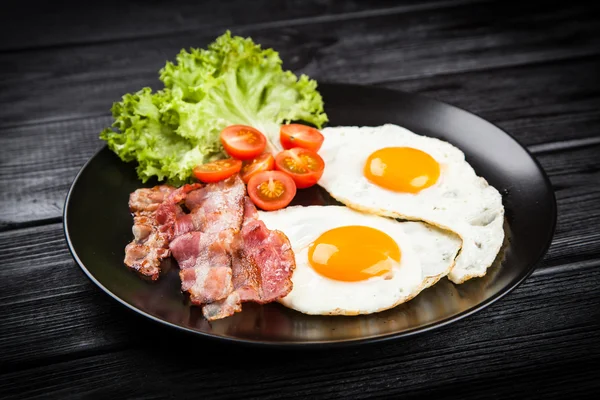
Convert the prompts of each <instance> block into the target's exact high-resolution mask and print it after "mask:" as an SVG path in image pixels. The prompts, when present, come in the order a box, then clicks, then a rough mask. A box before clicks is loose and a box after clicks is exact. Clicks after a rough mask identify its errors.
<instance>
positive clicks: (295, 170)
mask: <svg viewBox="0 0 600 400" xmlns="http://www.w3.org/2000/svg"><path fill="white" fill-rule="evenodd" d="M275 168H277V169H278V170H280V171H283V172H285V173H286V174H288V175H289V176H290V177H291V178H292V179H293V180H294V182H295V183H296V187H297V188H298V189H304V188H307V187H311V186H312V185H314V184H315V183H317V182H318V181H319V179H321V176H322V175H323V170H324V169H325V162H324V161H323V159H322V158H321V156H319V155H318V154H317V153H316V152H314V151H312V150H308V149H302V148H300V147H294V148H293V149H289V150H284V151H282V152H281V153H279V154H277V157H275Z"/></svg>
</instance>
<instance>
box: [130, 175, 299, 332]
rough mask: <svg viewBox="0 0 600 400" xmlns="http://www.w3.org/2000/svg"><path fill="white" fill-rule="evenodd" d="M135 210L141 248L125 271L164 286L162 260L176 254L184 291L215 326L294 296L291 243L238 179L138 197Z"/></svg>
mask: <svg viewBox="0 0 600 400" xmlns="http://www.w3.org/2000/svg"><path fill="white" fill-rule="evenodd" d="M184 202H185V208H187V210H189V213H186V212H185V211H184V210H185V209H184V208H183V207H182V204H183V203H184ZM129 205H130V209H131V211H132V212H133V213H134V226H133V228H132V230H133V233H134V240H133V241H132V242H131V243H130V244H128V245H127V247H126V255H125V264H127V265H128V266H129V267H130V268H133V269H135V270H137V271H139V272H140V273H141V274H143V275H147V276H150V277H151V278H152V279H157V278H158V276H159V273H160V262H161V260H162V259H164V258H165V257H168V256H169V255H171V254H172V255H173V256H174V257H175V259H176V260H177V262H178V264H179V268H180V272H179V276H180V278H181V290H182V291H184V292H187V293H189V295H190V300H191V302H192V303H193V304H196V305H201V306H202V307H203V308H202V313H203V314H204V316H205V318H206V319H208V320H209V321H212V320H215V319H220V318H225V317H228V316H231V315H233V314H234V313H236V312H239V311H241V310H242V305H241V304H242V302H245V301H254V302H257V303H261V304H264V303H268V302H271V301H274V300H276V299H278V298H281V297H284V296H286V295H287V294H288V293H289V292H290V291H291V290H292V281H291V276H292V273H293V271H294V268H295V266H296V265H295V258H294V254H293V252H292V249H291V246H290V243H289V240H288V238H287V237H286V236H285V235H284V234H283V233H282V232H280V231H270V230H268V229H267V227H266V226H265V224H264V223H263V222H262V221H260V220H259V219H258V213H257V211H256V207H255V206H254V204H253V203H252V201H251V200H250V198H249V197H247V196H246V188H245V185H244V183H243V182H242V180H241V179H240V178H239V176H234V177H231V178H229V179H227V180H225V181H222V182H218V183H213V184H208V185H206V186H204V187H203V186H202V185H200V184H193V185H185V186H183V187H181V188H179V189H175V188H173V187H171V186H167V185H161V186H155V187H154V188H151V189H138V190H136V191H135V192H133V193H132V194H131V195H130V201H129Z"/></svg>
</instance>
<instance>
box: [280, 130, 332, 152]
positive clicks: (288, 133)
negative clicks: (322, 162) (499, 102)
mask: <svg viewBox="0 0 600 400" xmlns="http://www.w3.org/2000/svg"><path fill="white" fill-rule="evenodd" d="M324 140H325V138H324V136H323V134H322V133H321V132H319V131H318V130H317V129H315V128H313V127H310V126H307V125H301V124H287V125H282V126H281V129H280V130H279V141H280V142H281V146H283V148H284V149H286V150H289V149H292V148H294V147H301V148H303V149H308V150H312V151H314V152H317V151H319V149H320V148H321V146H322V145H323V141H324Z"/></svg>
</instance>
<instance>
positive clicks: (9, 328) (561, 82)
mask: <svg viewBox="0 0 600 400" xmlns="http://www.w3.org/2000/svg"><path fill="white" fill-rule="evenodd" d="M61 4H62V3H61ZM0 14H1V21H0V38H1V39H0V40H1V42H0V156H1V161H0V299H1V301H0V398H3V399H7V398H15V399H21V398H48V397H56V398H169V397H172V398H231V397H240V398H258V397H261V398H272V399H278V398H317V397H321V398H335V397H343V398H370V397H377V396H381V397H388V396H392V395H393V394H395V395H399V394H402V395H403V396H404V398H413V397H421V396H425V395H427V396H428V397H429V398H460V399H465V398H502V399H506V398H524V397H528V398H532V397H543V398H556V399H563V398H582V397H586V396H589V395H591V394H593V393H595V392H600V380H599V379H598V376H600V374H599V373H600V367H599V366H598V365H599V364H598V363H599V362H600V289H599V286H600V107H599V106H600V102H599V99H600V85H599V83H600V82H599V81H600V76H599V71H600V19H599V18H598V12H597V8H592V7H590V6H585V5H582V4H581V3H579V2H575V1H564V0H563V1H560V2H553V1H543V2H528V1H521V2H508V1H487V2H484V1H470V0H462V1H445V0H438V1H426V2H423V1H418V0H412V1H410V2H392V1H384V0H375V1H368V2H367V1H358V0H353V1H344V2H343V1H333V0H310V1H291V2H283V1H266V0H256V1H253V2H245V1H241V0H234V1H223V2H217V1H213V2H204V3H203V2H197V1H191V0H190V1H187V2H185V3H183V4H179V5H177V6H175V5H173V3H171V5H168V4H167V2H165V3H164V4H163V3H159V2H156V1H142V0H139V1H136V2H123V1H119V2H115V1H98V2H83V1H80V2H76V3H73V4H70V5H58V3H55V2H47V3H46V4H45V5H33V4H30V3H27V2H10V3H9V4H6V3H3V5H2V7H1V10H0ZM228 28H229V29H231V30H232V31H233V33H234V34H239V35H247V36H252V37H253V38H254V39H255V40H256V41H258V42H259V43H262V44H263V45H264V46H269V47H274V48H275V49H276V50H278V51H280V53H281V56H282V58H283V60H284V63H285V67H287V68H289V69H292V70H294V71H295V72H304V73H307V74H309V75H310V76H311V77H313V78H315V79H317V80H318V81H320V82H325V81H329V82H348V83H358V84H368V85H377V86H384V87H388V88H396V89H401V90H405V91H411V92H418V93H421V94H425V95H427V96H431V97H434V98H437V99H440V100H443V101H446V102H449V103H452V104H455V105H458V106H460V107H463V108H466V109H468V110H470V111H473V112H475V113H477V114H479V115H481V116H482V117H484V118H486V119H488V120H490V121H492V122H493V123H496V124H498V125H499V126H500V127H502V128H503V129H505V130H506V131H508V132H510V133H511V134H513V135H514V136H515V137H516V138H517V139H518V140H520V141H521V142H522V143H523V144H525V145H526V146H527V147H528V148H529V149H530V150H531V152H532V153H533V154H534V155H535V157H536V158H537V159H538V160H539V161H540V162H541V164H542V165H543V167H544V168H545V170H546V172H547V173H548V175H549V176H550V178H551V180H552V184H553V185H554V189H555V191H556V197H557V201H558V213H559V214H558V215H559V222H558V226H557V231H556V235H555V238H554V241H553V244H552V247H551V248H550V250H549V252H548V254H547V256H546V257H545V259H544V261H543V263H542V265H540V266H539V267H538V268H537V269H536V271H535V272H534V273H533V275H532V276H531V277H530V278H529V279H527V280H526V281H525V283H523V284H522V285H521V286H519V287H518V288H517V289H516V290H515V291H514V292H512V293H511V294H509V295H508V296H507V297H505V298H504V299H502V300H501V301H499V302H497V303H496V304H494V305H493V306H491V307H489V308H487V309H486V310H484V311H482V312H480V313H477V314H475V315H473V316H471V317H469V318H467V319H465V320H463V321H460V322H457V323H455V324H452V325H450V326H447V327H445V328H442V329H439V330H435V331H434V332H431V333H428V334H425V335H420V336H418V337H412V338H410V339H407V340H402V341H392V342H385V343H380V344H373V345H367V346H361V347H356V348H346V349H337V350H331V351H302V352H295V351H292V352H283V351H281V352H274V351H264V350H260V351H259V350H252V349H246V348H243V347H238V346H231V345H223V344H219V343H215V342H213V341H207V340H202V339H199V338H195V337H188V336H184V335H181V334H178V333H175V332H171V331H167V330H166V329H165V328H162V327H160V326H157V325H155V324H152V323H150V322H148V321H146V320H143V319H142V318H141V317H138V316H135V315H132V314H131V313H129V312H128V311H126V310H125V309H124V307H122V306H121V305H119V304H117V303H116V302H115V301H113V300H112V299H110V298H109V297H108V296H106V295H105V294H104V293H103V292H101V291H100V290H99V289H98V288H97V287H96V286H94V284H93V283H91V282H90V281H89V280H88V279H87V278H86V277H85V276H84V274H83V273H82V272H81V271H80V270H79V268H78V267H77V266H76V265H75V263H74V261H73V259H72V258H71V255H70V254H69V252H68V250H67V246H66V243H65V239H64V234H63V227H62V223H61V215H62V209H63V204H64V200H65V195H66V192H67V190H68V188H69V185H70V184H71V182H72V180H73V178H74V177H75V174H76V173H77V171H78V170H79V169H80V168H81V166H82V165H83V164H84V163H85V161H86V160H87V159H88V158H89V157H90V156H91V155H92V154H93V153H94V152H95V151H96V150H98V149H99V148H100V147H101V146H102V145H103V143H102V142H101V141H100V140H99V139H98V133H99V132H100V130H101V128H103V127H104V126H108V125H109V124H110V123H111V117H110V115H109V108H110V106H111V104H112V102H113V101H115V100H117V99H119V98H120V96H121V95H122V94H124V93H126V92H131V91H135V90H137V89H139V88H141V87H143V86H146V85H151V86H152V85H157V83H158V80H157V71H158V69H159V68H160V67H161V66H162V65H163V64H164V62H165V61H166V60H167V59H172V58H173V57H174V56H175V54H176V53H177V52H178V51H179V50H180V49H181V48H184V47H185V48H188V47H204V46H205V45H206V44H207V43H209V42H210V41H212V40H213V39H214V38H215V37H216V36H218V35H219V34H221V33H223V32H224V30H225V29H228ZM507 162H510V160H507ZM526 395H527V396H526Z"/></svg>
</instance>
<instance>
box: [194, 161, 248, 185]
mask: <svg viewBox="0 0 600 400" xmlns="http://www.w3.org/2000/svg"><path fill="white" fill-rule="evenodd" d="M240 169H242V162H241V161H240V160H235V159H233V158H226V159H224V160H217V161H213V162H210V163H206V164H201V165H198V166H197V167H196V168H194V170H193V171H192V173H193V174H194V176H195V177H196V179H198V180H199V181H202V182H206V183H212V182H219V181H222V180H224V179H227V178H229V177H230V176H231V175H233V174H236V173H238V172H240Z"/></svg>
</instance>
